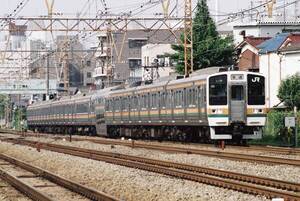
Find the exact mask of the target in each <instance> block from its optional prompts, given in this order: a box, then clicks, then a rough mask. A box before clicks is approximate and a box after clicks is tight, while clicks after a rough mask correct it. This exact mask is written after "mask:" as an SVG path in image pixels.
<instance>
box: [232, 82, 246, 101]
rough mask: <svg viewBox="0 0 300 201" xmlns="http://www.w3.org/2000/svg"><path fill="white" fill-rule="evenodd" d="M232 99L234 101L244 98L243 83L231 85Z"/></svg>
mask: <svg viewBox="0 0 300 201" xmlns="http://www.w3.org/2000/svg"><path fill="white" fill-rule="evenodd" d="M231 100H234V101H242V100H244V86H242V85H233V86H231Z"/></svg>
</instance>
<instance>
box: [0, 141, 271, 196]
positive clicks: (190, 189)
mask: <svg viewBox="0 0 300 201" xmlns="http://www.w3.org/2000/svg"><path fill="white" fill-rule="evenodd" d="M59 143H62V144H69V143H68V142H63V141H60V142H59ZM72 144H73V145H76V146H81V147H87V146H88V147H90V148H91V147H92V146H96V147H95V148H97V149H103V150H110V149H111V148H110V146H102V145H95V144H92V143H87V142H76V143H75V142H74V143H72ZM101 147H102V148H101ZM126 149H127V150H128V152H129V151H131V152H132V153H137V154H139V155H141V153H140V152H145V153H144V155H148V154H149V153H151V152H149V151H146V150H131V149H130V148H126V147H119V146H117V147H116V148H115V149H113V151H120V152H124V151H125V150H126ZM110 151H111V150H110ZM0 152H5V154H8V155H10V156H13V157H16V158H19V159H21V160H24V161H27V162H30V163H31V164H33V165H36V166H39V167H41V168H45V169H47V170H49V171H51V172H53V173H56V174H58V175H61V176H63V177H66V178H68V179H72V180H74V181H78V182H80V183H81V184H84V185H87V186H89V187H93V188H96V189H97V190H100V191H104V192H106V193H108V194H111V195H114V196H116V197H118V198H121V199H122V200H133V201H134V200H137V201H156V200H159V201H185V200H188V201H190V200H191V201H208V200H214V201H232V200H252V201H260V200H267V199H265V198H263V197H259V196H253V195H248V194H244V193H240V192H236V191H231V190H227V189H223V188H218V187H213V186H209V185H205V184H201V183H196V182H192V181H187V180H181V179H176V178H172V177H168V176H164V175H160V174H156V173H151V172H147V171H142V170H136V169H132V168H126V167H121V166H117V165H112V164H108V163H104V162H99V161H93V160H89V159H83V158H79V157H74V156H69V155H65V154H59V153H54V152H49V151H45V150H42V151H41V152H37V151H36V150H35V149H33V148H29V147H24V146H19V145H12V144H9V143H4V142H1V144H0ZM159 155H165V154H162V153H159V152H157V153H155V156H159ZM171 156H172V157H174V158H182V157H183V159H184V157H186V155H183V156H181V155H171V154H169V157H171ZM198 157H199V156H197V158H198ZM201 160H203V159H201ZM199 161H200V159H199ZM203 163H206V161H203Z"/></svg>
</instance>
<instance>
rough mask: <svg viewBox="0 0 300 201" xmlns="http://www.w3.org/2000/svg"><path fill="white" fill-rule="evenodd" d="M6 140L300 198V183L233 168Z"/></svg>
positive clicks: (239, 189) (262, 193)
mask: <svg viewBox="0 0 300 201" xmlns="http://www.w3.org/2000/svg"><path fill="white" fill-rule="evenodd" d="M2 140H4V141H7V142H11V143H16V144H21V145H26V146H31V147H36V146H37V144H39V145H38V146H40V147H41V148H42V149H45V150H49V151H54V152H58V153H64V154H69V155H73V156H78V157H83V158H88V159H93V160H98V161H104V162H107V163H112V164H116V165H121V166H126V167H130V168H136V169H141V170H146V171H151V172H155V173H160V174H165V175H168V176H174V177H178V178H181V179H187V180H191V181H196V182H201V183H205V184H209V185H214V186H218V187H223V188H228V189H232V190H237V191H241V192H245V193H251V194H258V195H263V196H266V197H268V198H274V197H282V198H285V200H300V193H299V192H300V184H299V183H292V182H285V181H279V180H275V179H270V178H263V177H257V176H252V175H246V174H240V173H233V172H229V171H223V170H217V169H212V168H205V167H199V166H192V165H187V164H181V163H174V162H169V161H162V160H155V159H150V158H144V157H136V156H130V155H124V154H116V153H110V152H102V151H96V150H89V149H83V148H77V147H70V146H63V145H57V144H49V143H40V142H36V141H29V140H24V139H2Z"/></svg>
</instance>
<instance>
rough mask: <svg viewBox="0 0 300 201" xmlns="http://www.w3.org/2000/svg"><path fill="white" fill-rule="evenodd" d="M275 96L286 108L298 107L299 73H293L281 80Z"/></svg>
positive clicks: (299, 101) (299, 92)
mask: <svg viewBox="0 0 300 201" xmlns="http://www.w3.org/2000/svg"><path fill="white" fill-rule="evenodd" d="M277 96H278V98H279V100H281V101H282V102H284V104H285V105H286V106H287V107H288V108H290V109H293V108H294V106H297V107H298V108H300V75H299V74H295V75H293V76H290V77H288V78H287V79H285V80H283V81H282V82H281V84H280V87H279V91H278V95H277Z"/></svg>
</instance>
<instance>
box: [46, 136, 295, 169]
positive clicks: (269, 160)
mask: <svg viewBox="0 0 300 201" xmlns="http://www.w3.org/2000/svg"><path fill="white" fill-rule="evenodd" d="M43 136H46V134H43ZM58 138H62V137H58ZM72 140H76V141H90V142H94V143H99V144H110V145H122V146H129V147H134V148H143V149H151V150H159V151H165V152H171V153H184V154H197V155H203V156H209V157H216V158H223V159H229V160H237V161H247V162H251V163H253V162H255V163H263V164H268V165H293V166H297V167H300V160H297V159H287V158H279V157H271V156H261V155H254V154H240V153H234V152H225V151H213V150H204V149H196V148H183V147H174V146H165V145H155V144H146V143H140V142H134V143H132V142H124V141H117V140H107V139H105V140H100V139H82V138H76V137H72ZM297 151H298V149H297ZM299 151H300V150H299Z"/></svg>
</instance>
